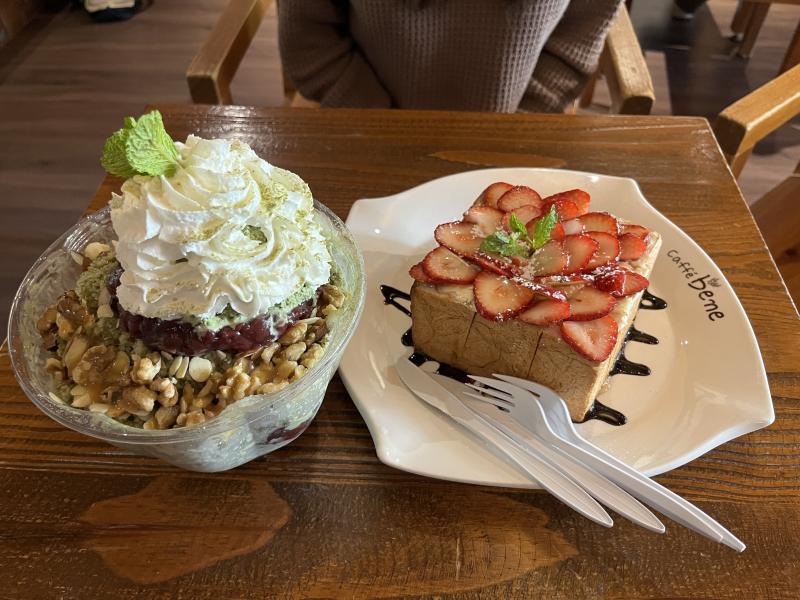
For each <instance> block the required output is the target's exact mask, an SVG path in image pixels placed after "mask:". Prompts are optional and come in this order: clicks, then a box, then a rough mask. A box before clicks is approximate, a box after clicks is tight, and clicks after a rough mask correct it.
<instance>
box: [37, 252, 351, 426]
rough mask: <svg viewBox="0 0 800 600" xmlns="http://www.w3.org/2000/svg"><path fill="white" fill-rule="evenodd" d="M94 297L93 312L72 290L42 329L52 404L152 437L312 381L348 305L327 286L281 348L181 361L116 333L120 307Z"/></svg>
mask: <svg viewBox="0 0 800 600" xmlns="http://www.w3.org/2000/svg"><path fill="white" fill-rule="evenodd" d="M108 252H113V249H112V248H111V247H110V246H108V245H107V244H103V243H97V242H95V243H91V244H88V245H87V246H86V248H85V249H84V252H83V256H82V257H80V258H81V260H82V262H83V266H84V268H85V269H86V268H88V266H89V265H91V263H92V261H94V260H96V259H97V258H98V257H100V256H101V255H106V259H104V260H107V259H108V254H107V253H108ZM112 258H113V256H112ZM87 261H88V262H87ZM76 262H78V261H77V257H76ZM93 293H94V294H95V296H94V299H93V300H92V303H91V306H92V307H93V309H92V310H90V309H89V308H88V307H87V303H86V302H85V301H84V299H83V298H82V297H80V296H79V295H78V293H76V292H75V291H73V290H70V291H68V292H65V293H64V294H63V295H62V296H61V297H60V298H59V299H58V300H57V301H56V303H55V304H53V305H52V306H50V307H48V308H47V309H46V310H45V311H44V312H43V314H42V316H41V318H40V319H39V320H38V321H37V323H36V328H37V330H38V331H39V333H40V334H41V336H42V341H43V345H44V347H45V349H47V350H49V351H52V352H53V355H52V356H50V357H49V358H47V360H46V363H45V369H46V370H47V372H49V373H50V374H51V375H52V376H53V379H54V382H55V384H56V385H55V387H54V390H55V391H54V392H51V398H53V401H57V402H60V403H64V404H68V405H70V406H72V407H75V408H82V409H85V410H88V411H91V412H94V413H98V414H102V415H105V416H106V417H109V418H113V419H116V420H117V421H120V422H123V423H125V424H127V425H131V426H134V427H141V428H143V429H147V430H164V429H170V428H173V427H195V426H201V425H203V424H204V423H207V422H208V421H209V420H210V419H213V418H215V417H216V416H218V415H219V414H220V413H221V412H222V411H223V410H224V409H225V408H226V407H227V406H228V405H230V404H233V403H235V402H238V401H239V400H241V399H242V398H244V397H246V396H249V395H254V394H272V393H276V392H279V391H281V390H283V389H284V388H286V387H287V386H288V385H290V383H292V382H294V381H297V380H298V379H300V378H302V377H304V376H305V375H306V374H307V373H308V371H309V370H311V369H312V368H313V367H314V365H316V364H317V363H318V362H319V361H320V360H321V359H322V357H323V355H324V353H325V345H326V343H327V340H328V332H329V328H328V323H327V322H326V318H327V317H328V316H329V315H331V314H333V313H334V312H336V311H337V310H338V309H340V308H341V307H342V306H343V305H344V302H345V299H346V295H345V293H344V292H343V291H342V290H340V289H339V288H337V287H335V286H332V285H325V286H323V287H322V289H321V290H320V293H319V302H318V305H317V306H316V308H315V309H314V311H313V313H312V316H311V317H309V318H306V319H303V320H301V321H297V322H295V323H293V324H292V325H291V326H289V327H288V328H287V329H286V330H285V331H284V332H283V334H282V335H281V336H280V337H279V338H278V339H277V340H276V341H273V342H270V343H268V344H266V345H264V346H262V347H259V348H255V349H253V350H249V351H247V352H243V353H240V354H237V355H235V356H234V355H232V353H231V354H229V353H226V352H222V351H219V350H216V351H212V352H209V353H207V354H204V355H202V356H176V355H173V354H171V353H169V352H164V351H161V352H149V351H148V349H147V348H146V347H145V346H144V344H142V342H141V341H136V340H133V339H130V338H127V339H124V336H120V335H119V334H118V333H116V332H118V331H119V322H118V321H119V320H118V319H116V325H115V324H114V323H115V317H117V313H116V308H115V307H116V301H114V300H113V299H112V296H111V293H110V292H109V291H108V289H106V287H105V286H104V285H102V286H101V288H100V289H99V290H95V292H93ZM109 322H110V323H111V331H112V332H114V333H112V334H111V335H109V334H108V327H109V325H108V324H109ZM104 328H105V329H104ZM118 337H119V341H117V338H118Z"/></svg>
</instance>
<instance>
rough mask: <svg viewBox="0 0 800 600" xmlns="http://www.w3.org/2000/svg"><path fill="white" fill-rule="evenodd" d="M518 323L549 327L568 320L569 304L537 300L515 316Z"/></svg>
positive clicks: (548, 299) (545, 299) (559, 301)
mask: <svg viewBox="0 0 800 600" xmlns="http://www.w3.org/2000/svg"><path fill="white" fill-rule="evenodd" d="M517 318H518V319H519V320H520V321H523V322H525V323H529V324H531V325H550V324H551V323H559V322H561V321H563V320H564V319H567V318H569V302H564V301H563V300H553V299H551V298H544V299H542V300H537V301H536V302H534V303H533V304H531V305H530V306H529V307H528V308H526V309H525V310H523V311H522V312H521V313H519V314H518V315H517Z"/></svg>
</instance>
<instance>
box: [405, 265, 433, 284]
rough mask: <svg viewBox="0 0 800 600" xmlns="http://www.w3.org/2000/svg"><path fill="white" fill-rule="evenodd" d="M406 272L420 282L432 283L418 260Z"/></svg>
mask: <svg viewBox="0 0 800 600" xmlns="http://www.w3.org/2000/svg"><path fill="white" fill-rule="evenodd" d="M408 274H409V275H411V277H413V278H414V279H415V280H416V281H419V282H420V283H433V282H432V281H431V278H430V277H428V276H427V275H426V274H425V271H424V269H423V268H422V263H421V262H419V263H417V264H415V265H414V266H413V267H411V268H410V269H409V270H408Z"/></svg>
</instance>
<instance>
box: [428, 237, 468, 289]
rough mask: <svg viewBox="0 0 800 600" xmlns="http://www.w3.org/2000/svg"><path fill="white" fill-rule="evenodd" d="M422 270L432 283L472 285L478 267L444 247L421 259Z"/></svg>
mask: <svg viewBox="0 0 800 600" xmlns="http://www.w3.org/2000/svg"><path fill="white" fill-rule="evenodd" d="M422 268H423V270H424V271H425V274H426V275H427V276H428V277H430V278H431V280H432V281H433V282H434V283H472V282H473V281H475V276H476V275H477V274H478V273H479V272H480V269H478V267H476V266H475V265H472V264H470V263H468V262H466V261H465V260H464V259H463V258H461V257H460V256H458V255H457V254H453V253H452V252H450V250H448V249H447V248H445V247H444V246H439V247H438V248H434V249H433V250H431V251H430V252H428V254H427V256H425V258H423V259H422Z"/></svg>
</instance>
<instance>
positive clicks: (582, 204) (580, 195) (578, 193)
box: [544, 189, 590, 215]
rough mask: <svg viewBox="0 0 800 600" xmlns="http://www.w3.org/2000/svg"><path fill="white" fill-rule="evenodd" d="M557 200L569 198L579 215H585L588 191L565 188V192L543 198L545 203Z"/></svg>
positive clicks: (587, 208)
mask: <svg viewBox="0 0 800 600" xmlns="http://www.w3.org/2000/svg"><path fill="white" fill-rule="evenodd" d="M557 200H569V201H570V202H573V203H574V204H575V206H576V207H577V209H578V214H579V215H585V214H586V213H587V212H589V200H590V197H589V193H588V192H584V191H583V190H577V189H576V190H567V191H566V192H559V193H557V194H553V195H552V196H548V197H547V198H545V199H544V201H545V202H546V203H548V202H555V201H557Z"/></svg>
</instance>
